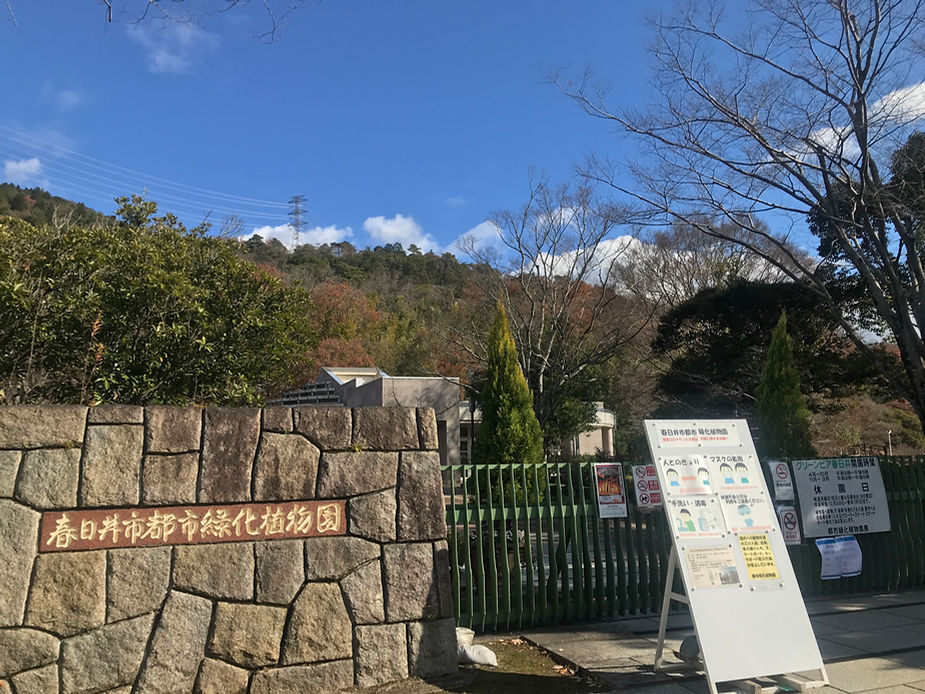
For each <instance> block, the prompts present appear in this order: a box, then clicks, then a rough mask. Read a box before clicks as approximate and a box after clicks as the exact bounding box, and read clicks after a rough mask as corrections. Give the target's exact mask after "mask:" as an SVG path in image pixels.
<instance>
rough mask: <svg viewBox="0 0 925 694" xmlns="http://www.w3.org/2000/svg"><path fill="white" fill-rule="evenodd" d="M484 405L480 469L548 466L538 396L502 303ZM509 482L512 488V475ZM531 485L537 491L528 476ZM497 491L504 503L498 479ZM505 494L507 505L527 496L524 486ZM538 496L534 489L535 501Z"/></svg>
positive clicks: (487, 370) (478, 444) (478, 453)
mask: <svg viewBox="0 0 925 694" xmlns="http://www.w3.org/2000/svg"><path fill="white" fill-rule="evenodd" d="M480 400H481V407H482V425H481V427H480V428H479V431H478V436H477V438H476V443H475V461H476V462H477V463H501V464H511V463H528V464H531V463H532V464H535V463H541V462H543V434H542V431H541V430H540V424H539V422H538V421H537V419H536V414H535V413H534V411H533V396H532V394H531V393H530V388H529V386H528V385H527V380H526V379H525V378H524V375H523V371H522V370H521V368H520V364H519V363H518V361H517V348H516V347H515V345H514V338H513V336H512V335H511V328H510V326H509V324H508V320H507V313H506V311H505V310H504V305H503V304H502V303H501V302H500V301H499V302H498V304H497V307H496V309H495V317H494V321H493V322H492V326H491V332H490V333H489V338H488V360H487V363H486V366H485V373H484V383H483V385H482V393H481V398H480ZM503 477H504V480H505V484H506V485H509V484H510V478H509V477H508V473H504V475H503ZM527 480H528V487H530V488H532V487H535V484H534V482H533V476H532V475H527ZM543 486H545V485H543ZM491 487H492V495H493V496H494V497H495V498H496V499H497V498H499V497H500V494H501V491H502V490H501V489H500V488H499V487H500V485H499V484H498V479H497V476H496V475H492V480H491ZM503 491H504V496H505V498H507V499H510V498H511V497H510V494H511V492H512V491H513V493H514V496H521V494H522V492H521V485H520V482H519V480H514V490H510V489H508V488H505V489H504V490H503ZM533 493H534V490H533V489H530V495H531V496H533Z"/></svg>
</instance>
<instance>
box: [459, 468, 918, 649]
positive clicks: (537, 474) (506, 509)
mask: <svg viewBox="0 0 925 694" xmlns="http://www.w3.org/2000/svg"><path fill="white" fill-rule="evenodd" d="M880 464H881V469H882V471H883V481H884V485H885V487H886V492H887V500H888V502H889V506H890V518H891V521H892V531H891V532H889V533H876V534H869V535H859V536H858V542H859V543H860V546H861V549H862V551H863V554H864V568H863V571H862V572H861V575H860V576H857V577H855V578H849V579H840V580H836V581H822V580H821V579H820V578H819V575H820V568H821V567H820V558H819V552H818V551H817V550H816V548H815V545H814V542H813V540H807V539H804V541H803V543H802V544H801V545H793V546H791V547H790V548H789V549H790V556H791V559H792V561H793V565H794V569H795V571H796V574H797V579H798V581H799V583H800V588H801V590H802V592H803V595H804V596H805V597H816V596H833V595H839V594H846V595H847V594H852V593H867V592H873V591H886V590H891V591H892V590H903V589H907V588H916V587H921V586H922V585H923V584H925V457H919V458H915V459H913V458H901V457H894V458H880ZM629 472H630V469H629V465H626V464H624V473H627V476H629V475H628V473H629ZM444 474H445V480H446V483H447V490H448V494H447V525H448V527H449V537H448V540H449V557H450V564H451V566H450V568H451V576H452V582H453V592H454V602H455V608H456V618H457V622H458V624H459V625H460V626H469V627H472V628H473V629H476V630H478V631H490V630H502V629H515V628H521V627H531V626H538V625H543V624H561V623H565V622H581V621H595V620H600V619H607V618H613V617H619V616H625V615H634V614H646V613H650V614H651V613H656V612H657V611H658V610H659V609H660V606H661V597H662V590H663V588H664V583H665V571H666V567H667V564H668V551H669V549H670V546H671V540H670V537H669V535H668V528H667V523H666V521H665V518H664V514H663V513H662V512H661V511H660V510H659V511H657V512H654V513H640V512H639V511H638V510H637V509H636V507H635V503H634V499H633V498H632V494H630V499H629V515H628V517H627V518H608V519H602V518H599V517H598V511H597V499H596V496H595V490H594V484H593V479H594V475H593V463H590V462H581V463H544V464H540V465H480V464H476V465H453V466H446V467H444ZM766 474H767V471H766ZM628 488H629V487H628Z"/></svg>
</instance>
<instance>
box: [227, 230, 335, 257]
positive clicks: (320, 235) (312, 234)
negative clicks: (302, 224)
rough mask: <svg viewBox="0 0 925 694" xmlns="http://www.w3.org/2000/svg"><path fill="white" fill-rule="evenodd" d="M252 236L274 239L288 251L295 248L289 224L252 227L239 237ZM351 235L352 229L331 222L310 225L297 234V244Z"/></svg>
mask: <svg viewBox="0 0 925 694" xmlns="http://www.w3.org/2000/svg"><path fill="white" fill-rule="evenodd" d="M252 236H260V237H261V238H262V239H263V240H264V241H269V240H270V239H276V240H278V241H279V242H280V243H281V244H283V245H284V246H285V247H286V248H288V249H289V250H290V251H291V250H292V249H294V248H295V230H294V229H293V228H292V225H291V224H280V225H279V226H275V227H273V226H262V227H257V228H256V229H254V230H253V231H252V232H251V233H250V234H246V235H244V236H241V237H239V238H240V239H241V240H242V241H246V240H247V239H249V238H251V237H252ZM352 236H353V229H351V228H350V227H346V228H344V229H341V228H339V227H336V226H334V225H333V224H332V225H330V226H326V227H312V228H311V229H303V230H302V233H301V234H299V244H300V245H303V244H306V243H310V244H312V245H313V246H320V245H322V244H325V243H338V242H340V241H345V240H346V239H349V238H351V237H352Z"/></svg>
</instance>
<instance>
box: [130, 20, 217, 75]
mask: <svg viewBox="0 0 925 694" xmlns="http://www.w3.org/2000/svg"><path fill="white" fill-rule="evenodd" d="M127 31H128V35H129V37H130V38H131V39H132V40H133V41H135V42H136V43H138V44H140V45H141V46H142V47H144V48H145V50H146V51H147V62H148V69H149V70H150V71H151V72H154V73H168V74H182V73H185V72H189V71H190V70H191V69H192V67H193V66H194V65H195V64H196V63H197V62H198V61H199V59H200V58H202V57H203V56H204V55H205V54H206V53H209V52H211V51H212V50H214V49H215V48H217V47H218V43H219V37H218V36H217V35H216V34H212V33H210V32H208V31H205V30H204V29H200V28H199V27H197V26H195V25H193V24H188V23H175V22H170V23H166V24H163V25H162V26H160V27H153V26H152V25H149V24H134V25H132V26H130V27H129V28H128V29H127Z"/></svg>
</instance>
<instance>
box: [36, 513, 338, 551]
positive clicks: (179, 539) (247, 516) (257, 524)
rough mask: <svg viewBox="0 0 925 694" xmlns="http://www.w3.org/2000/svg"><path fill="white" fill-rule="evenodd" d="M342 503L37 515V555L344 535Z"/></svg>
mask: <svg viewBox="0 0 925 694" xmlns="http://www.w3.org/2000/svg"><path fill="white" fill-rule="evenodd" d="M345 504H346V502H345V501H343V500H325V501H288V502H283V503H276V502H274V503H262V504H225V505H213V506H164V507H156V508H116V509H112V508H109V509H88V510H83V509H81V510H74V511H52V512H46V513H43V514H42V523H41V533H40V538H41V539H40V545H39V551H40V552H56V551H58V552H60V551H66V550H70V551H78V550H87V549H114V548H117V547H157V546H162V545H197V544H211V543H214V542H245V541H254V540H291V539H299V538H304V537H320V536H328V535H344V534H346V532H347V520H346V518H345V516H344V509H345Z"/></svg>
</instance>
